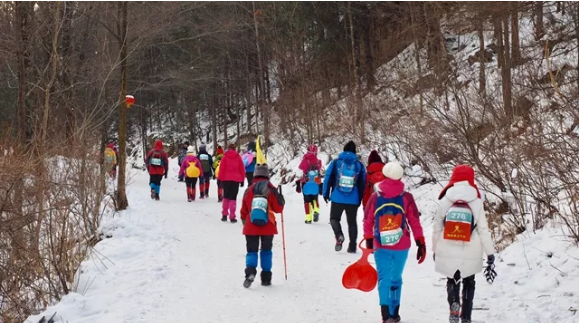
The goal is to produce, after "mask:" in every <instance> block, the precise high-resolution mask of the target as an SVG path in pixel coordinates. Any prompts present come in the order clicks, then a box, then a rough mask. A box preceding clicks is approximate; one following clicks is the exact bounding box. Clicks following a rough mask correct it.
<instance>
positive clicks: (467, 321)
mask: <svg viewBox="0 0 579 323" xmlns="http://www.w3.org/2000/svg"><path fill="white" fill-rule="evenodd" d="M460 322H461V323H472V321H471V320H470V319H462V320H461V321H460Z"/></svg>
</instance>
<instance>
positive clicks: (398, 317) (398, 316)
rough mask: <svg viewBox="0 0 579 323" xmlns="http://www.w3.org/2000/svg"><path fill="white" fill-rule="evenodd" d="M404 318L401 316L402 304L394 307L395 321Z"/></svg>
mask: <svg viewBox="0 0 579 323" xmlns="http://www.w3.org/2000/svg"><path fill="white" fill-rule="evenodd" d="M401 320H402V319H401V318H400V305H398V306H396V308H395V309H394V321H395V322H396V323H398V322H400V321H401Z"/></svg>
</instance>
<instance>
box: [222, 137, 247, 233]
mask: <svg viewBox="0 0 579 323" xmlns="http://www.w3.org/2000/svg"><path fill="white" fill-rule="evenodd" d="M217 179H218V180H219V181H221V187H222V188H223V205H222V206H221V221H224V222H225V221H227V216H229V220H230V221H231V223H236V222H237V219H236V218H235V210H236V209H237V194H238V193H239V185H240V184H241V183H243V181H244V180H245V166H243V160H241V156H240V155H239V154H238V153H237V151H235V145H234V144H229V146H228V147H227V151H226V152H225V154H223V158H221V164H220V165H219V175H218V176H217Z"/></svg>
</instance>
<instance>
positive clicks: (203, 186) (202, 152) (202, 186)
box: [197, 145, 213, 199]
mask: <svg viewBox="0 0 579 323" xmlns="http://www.w3.org/2000/svg"><path fill="white" fill-rule="evenodd" d="M197 159H199V161H200V162H201V167H202V168H203V176H201V177H199V198H202V199H203V198H208V197H209V184H210V183H211V177H212V176H213V168H212V167H213V157H211V155H209V153H207V146H205V145H201V146H199V154H197Z"/></svg>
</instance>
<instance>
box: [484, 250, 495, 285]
mask: <svg viewBox="0 0 579 323" xmlns="http://www.w3.org/2000/svg"><path fill="white" fill-rule="evenodd" d="M484 275H485V278H486V279H487V283H489V284H492V283H493V282H494V281H495V278H496V277H497V272H496V271H495V256H494V255H488V256H487V268H485V271H484Z"/></svg>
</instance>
